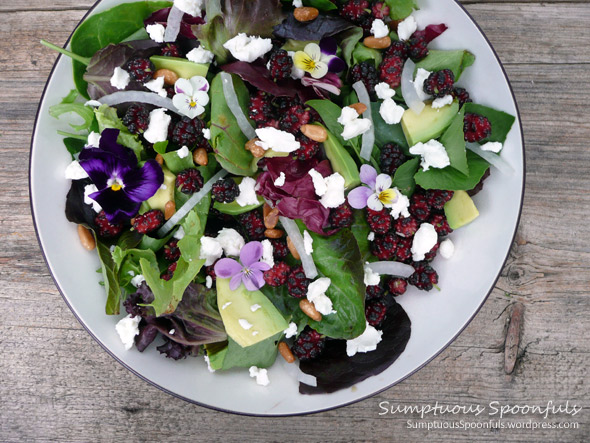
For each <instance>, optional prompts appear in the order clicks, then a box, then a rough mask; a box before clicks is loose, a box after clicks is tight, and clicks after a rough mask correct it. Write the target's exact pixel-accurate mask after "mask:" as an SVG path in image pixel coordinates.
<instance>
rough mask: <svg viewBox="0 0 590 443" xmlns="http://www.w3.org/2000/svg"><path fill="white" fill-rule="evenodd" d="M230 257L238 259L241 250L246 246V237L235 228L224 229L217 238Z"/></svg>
mask: <svg viewBox="0 0 590 443" xmlns="http://www.w3.org/2000/svg"><path fill="white" fill-rule="evenodd" d="M215 239H216V240H217V242H218V243H219V244H220V245H221V247H222V248H223V252H225V255H227V256H228V257H238V256H239V255H240V250H241V249H242V248H243V247H244V245H245V244H246V241H245V240H244V237H242V236H241V235H240V233H239V232H238V231H236V230H235V229H233V228H223V229H222V230H221V231H219V233H218V234H217V237H216V238H215Z"/></svg>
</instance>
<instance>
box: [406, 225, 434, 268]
mask: <svg viewBox="0 0 590 443" xmlns="http://www.w3.org/2000/svg"><path fill="white" fill-rule="evenodd" d="M437 241H438V234H437V233H436V230H435V229H434V226H432V225H431V224H430V223H422V224H421V225H420V228H418V231H417V232H416V234H414V239H413V240H412V249H411V251H412V259H413V260H414V261H422V260H424V258H425V256H426V254H428V253H429V252H430V251H431V250H432V248H434V245H436V243H437Z"/></svg>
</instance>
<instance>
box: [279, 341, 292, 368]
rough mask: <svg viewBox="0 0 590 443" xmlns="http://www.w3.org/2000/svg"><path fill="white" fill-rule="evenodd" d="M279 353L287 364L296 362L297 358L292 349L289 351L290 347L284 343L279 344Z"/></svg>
mask: <svg viewBox="0 0 590 443" xmlns="http://www.w3.org/2000/svg"><path fill="white" fill-rule="evenodd" d="M279 352H280V354H281V355H282V356H283V358H284V359H285V361H286V362H287V363H293V362H294V361H295V356H294V355H293V353H292V352H291V349H289V345H288V344H287V343H285V342H284V341H282V342H280V343H279Z"/></svg>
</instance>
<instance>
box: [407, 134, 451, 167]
mask: <svg viewBox="0 0 590 443" xmlns="http://www.w3.org/2000/svg"><path fill="white" fill-rule="evenodd" d="M410 154H414V155H420V156H421V157H422V161H421V162H420V166H422V169H423V170H424V171H428V170H429V169H430V168H437V169H442V168H446V167H447V166H449V165H450V164H451V160H450V159H449V155H448V154H447V150H446V149H445V147H444V146H443V145H442V143H440V142H439V141H437V140H430V141H428V142H427V143H417V144H415V145H414V146H412V147H411V148H410Z"/></svg>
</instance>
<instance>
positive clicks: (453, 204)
mask: <svg viewBox="0 0 590 443" xmlns="http://www.w3.org/2000/svg"><path fill="white" fill-rule="evenodd" d="M445 215H446V216H447V221H448V222H449V226H450V227H451V229H458V228H460V227H461V226H465V225H466V224H468V223H471V222H472V221H473V220H475V219H476V218H477V217H479V211H478V210H477V208H476V207H475V203H473V200H472V199H471V197H469V194H467V192H465V191H455V193H454V194H453V198H451V199H450V200H449V201H448V202H447V203H446V204H445Z"/></svg>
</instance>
